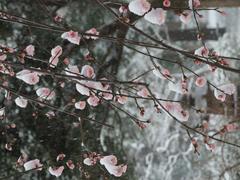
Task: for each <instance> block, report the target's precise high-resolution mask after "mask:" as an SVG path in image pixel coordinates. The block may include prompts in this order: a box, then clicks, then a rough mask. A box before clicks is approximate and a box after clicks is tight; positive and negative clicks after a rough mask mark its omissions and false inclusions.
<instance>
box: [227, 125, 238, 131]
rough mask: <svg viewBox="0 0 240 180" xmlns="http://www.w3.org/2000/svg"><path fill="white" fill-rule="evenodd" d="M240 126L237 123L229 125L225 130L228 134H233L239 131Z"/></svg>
mask: <svg viewBox="0 0 240 180" xmlns="http://www.w3.org/2000/svg"><path fill="white" fill-rule="evenodd" d="M237 128H238V126H237V124H236V123H232V124H227V125H225V126H224V129H225V130H226V131H227V132H233V131H235V130H237Z"/></svg>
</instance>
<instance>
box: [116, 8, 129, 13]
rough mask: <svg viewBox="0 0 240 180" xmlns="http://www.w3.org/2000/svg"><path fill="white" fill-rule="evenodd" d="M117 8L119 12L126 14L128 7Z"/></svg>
mask: <svg viewBox="0 0 240 180" xmlns="http://www.w3.org/2000/svg"><path fill="white" fill-rule="evenodd" d="M118 10H119V12H120V13H121V14H126V13H127V12H128V8H127V7H126V6H120V8H119V9H118Z"/></svg>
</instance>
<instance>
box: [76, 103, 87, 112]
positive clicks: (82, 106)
mask: <svg viewBox="0 0 240 180" xmlns="http://www.w3.org/2000/svg"><path fill="white" fill-rule="evenodd" d="M85 107H86V102H85V101H78V102H76V103H75V108H76V109H80V110H83V109H85Z"/></svg>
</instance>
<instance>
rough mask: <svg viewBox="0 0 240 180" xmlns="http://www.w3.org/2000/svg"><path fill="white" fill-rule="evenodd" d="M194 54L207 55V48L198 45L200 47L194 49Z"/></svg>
mask: <svg viewBox="0 0 240 180" xmlns="http://www.w3.org/2000/svg"><path fill="white" fill-rule="evenodd" d="M194 54H195V55H197V56H203V57H208V55H209V50H208V48H206V47H200V48H198V49H196V50H195V52H194Z"/></svg>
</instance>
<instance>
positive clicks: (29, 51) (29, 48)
mask: <svg viewBox="0 0 240 180" xmlns="http://www.w3.org/2000/svg"><path fill="white" fill-rule="evenodd" d="M25 51H26V53H27V55H28V56H34V53H35V47H34V46H33V45H32V44H30V45H28V46H27V47H26V48H25Z"/></svg>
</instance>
